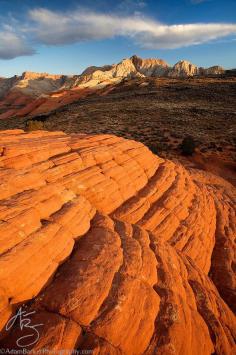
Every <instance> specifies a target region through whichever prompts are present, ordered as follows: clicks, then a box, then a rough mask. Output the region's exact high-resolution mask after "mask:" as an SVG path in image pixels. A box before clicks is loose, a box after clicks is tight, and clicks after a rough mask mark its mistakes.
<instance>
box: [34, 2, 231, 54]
mask: <svg viewBox="0 0 236 355" xmlns="http://www.w3.org/2000/svg"><path fill="white" fill-rule="evenodd" d="M30 18H31V19H32V20H33V21H34V22H35V24H36V27H35V34H36V36H37V38H38V40H39V41H41V42H43V43H45V44H48V45H59V44H67V43H75V42H80V41H85V40H98V39H106V38H112V37H115V36H125V37H128V38H131V39H132V40H134V41H135V42H136V43H137V44H139V45H140V46H141V47H143V48H149V49H162V48H167V49H168V48H179V47H183V46H190V45H197V44H201V43H207V42H209V41H212V40H216V39H218V38H222V37H226V36H229V35H233V34H235V33H236V24H227V23H209V24H204V23H197V24H183V25H181V24H180V25H165V24H162V23H160V22H158V21H154V20H152V19H150V18H145V17H141V16H126V17H121V16H115V15H109V14H101V13H94V12H85V11H74V12H70V13H66V14H60V13H53V12H51V11H49V10H46V9H34V10H31V11H30Z"/></svg>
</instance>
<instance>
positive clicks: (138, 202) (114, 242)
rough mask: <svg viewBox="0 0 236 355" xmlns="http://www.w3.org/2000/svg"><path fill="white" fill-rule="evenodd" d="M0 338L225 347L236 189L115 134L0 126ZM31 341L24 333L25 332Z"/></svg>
mask: <svg viewBox="0 0 236 355" xmlns="http://www.w3.org/2000/svg"><path fill="white" fill-rule="evenodd" d="M0 152H1V156H0V175H1V180H0V221H1V222H0V305H1V308H0V326H1V333H0V345H1V348H2V349H18V348H19V347H18V345H19V344H18V345H17V340H18V339H19V338H20V337H22V336H25V337H26V336H27V335H28V336H30V329H29V328H24V329H23V330H21V329H20V327H18V323H15V324H14V326H13V327H12V328H11V330H9V331H7V330H6V324H7V322H8V320H9V319H10V318H11V316H12V315H13V314H16V312H17V311H18V310H19V307H23V309H24V310H25V311H26V312H33V313H32V314H31V322H32V323H33V324H42V326H41V327H40V328H39V329H38V330H39V333H40V337H39V339H38V341H37V342H35V343H34V344H32V345H31V346H30V347H27V349H28V350H42V349H45V348H46V349H48V350H49V351H51V352H54V353H55V352H57V351H58V353H59V351H60V350H63V349H70V350H71V351H72V350H73V349H79V350H84V349H87V350H92V353H93V354H124V355H126V354H127V355H128V354H134V355H136V354H156V353H158V354H186V355H188V354H196V355H198V354H202V355H205V354H209V355H210V354H213V353H215V354H219V355H220V354H232V353H234V351H235V338H236V333H235V330H236V321H235V316H234V314H233V310H235V309H234V307H235V304H236V302H235V274H234V271H235V269H234V268H235V244H234V243H235V240H234V238H235V197H236V192H235V188H234V187H233V186H232V185H230V184H229V183H227V182H225V181H224V180H223V179H221V178H217V177H216V176H214V175H211V174H208V173H204V172H201V171H196V170H194V169H192V170H186V169H185V168H184V167H183V166H182V165H180V164H178V163H174V162H171V161H168V160H164V159H161V158H159V157H158V156H156V155H154V154H152V153H151V152H150V151H149V150H148V148H146V147H145V146H144V145H143V144H141V143H139V142H135V141H130V140H126V139H124V138H121V137H115V136H112V135H97V136H92V135H86V134H73V135H71V136H69V135H66V134H64V133H63V132H44V131H36V132H32V133H25V132H24V131H21V130H14V131H2V132H0ZM25 339H27V338H25Z"/></svg>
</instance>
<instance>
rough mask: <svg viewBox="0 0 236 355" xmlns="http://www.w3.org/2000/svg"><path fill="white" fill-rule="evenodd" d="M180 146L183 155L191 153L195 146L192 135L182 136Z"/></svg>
mask: <svg viewBox="0 0 236 355" xmlns="http://www.w3.org/2000/svg"><path fill="white" fill-rule="evenodd" d="M180 148H181V152H182V154H183V155H193V153H194V151H195V148H196V143H195V141H194V139H193V137H192V136H186V137H184V139H183V141H182V143H181V145H180Z"/></svg>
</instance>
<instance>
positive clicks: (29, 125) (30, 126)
mask: <svg viewBox="0 0 236 355" xmlns="http://www.w3.org/2000/svg"><path fill="white" fill-rule="evenodd" d="M43 129H44V122H42V121H37V120H28V121H27V122H26V130H27V131H29V132H31V131H39V130H43Z"/></svg>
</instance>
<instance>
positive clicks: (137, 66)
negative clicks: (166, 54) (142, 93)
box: [0, 55, 225, 119]
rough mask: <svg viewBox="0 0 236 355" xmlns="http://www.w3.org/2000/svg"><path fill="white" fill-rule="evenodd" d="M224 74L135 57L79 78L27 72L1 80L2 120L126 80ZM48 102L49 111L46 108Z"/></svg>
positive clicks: (90, 69) (217, 69)
mask: <svg viewBox="0 0 236 355" xmlns="http://www.w3.org/2000/svg"><path fill="white" fill-rule="evenodd" d="M224 72H225V70H224V69H223V68H222V67H220V66H213V67H210V68H202V67H197V66H196V65H194V64H192V63H190V62H188V61H185V60H184V61H179V62H178V63H176V64H175V65H174V66H173V67H171V66H170V65H168V63H166V62H165V61H164V60H162V59H154V58H153V59H142V58H140V57H137V56H136V55H134V56H132V57H130V58H127V59H123V60H122V61H121V62H120V63H118V64H112V65H105V66H102V67H96V66H91V67H88V68H87V69H86V70H85V71H84V72H83V73H82V74H80V75H73V76H67V75H51V74H48V73H34V72H24V73H23V74H22V75H21V76H14V77H12V78H0V119H6V118H9V117H13V116H24V115H27V114H30V113H31V112H32V111H35V110H36V109H38V108H39V107H40V110H39V112H37V110H36V113H35V114H37V113H42V112H48V111H49V108H50V107H51V106H50V104H52V103H53V105H54V106H55V108H57V107H60V106H63V105H65V104H68V103H70V102H73V101H75V100H76V99H78V98H80V97H81V95H82V96H83V95H87V93H89V92H90V91H91V90H94V89H98V90H99V89H102V88H104V87H107V86H108V85H116V84H118V83H120V82H121V81H122V80H124V79H127V80H128V79H134V78H145V77H147V78H149V77H156V78H160V77H167V78H188V77H193V76H203V77H204V76H208V75H216V76H217V75H219V74H224ZM48 102H50V104H49V108H47V107H45V103H46V106H47V105H48ZM42 105H43V108H42Z"/></svg>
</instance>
